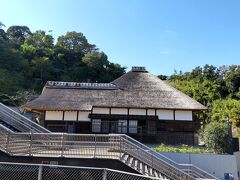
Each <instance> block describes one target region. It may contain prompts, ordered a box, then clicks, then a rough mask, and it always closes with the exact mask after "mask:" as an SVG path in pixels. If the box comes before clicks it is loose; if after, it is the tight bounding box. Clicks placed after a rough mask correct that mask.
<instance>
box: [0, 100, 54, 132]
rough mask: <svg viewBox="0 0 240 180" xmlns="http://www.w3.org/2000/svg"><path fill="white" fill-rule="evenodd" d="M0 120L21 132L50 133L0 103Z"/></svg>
mask: <svg viewBox="0 0 240 180" xmlns="http://www.w3.org/2000/svg"><path fill="white" fill-rule="evenodd" d="M0 119H1V120H2V121H4V122H5V123H7V124H9V125H11V126H12V127H14V128H15V129H17V130H19V131H21V132H37V133H50V131H49V130H47V129H46V128H44V127H42V126H40V125H39V124H37V123H35V122H33V121H31V120H30V119H28V118H26V117H24V116H23V115H21V114H19V113H17V112H15V111H13V110H12V109H10V108H9V107H7V106H5V105H3V104H2V103H0Z"/></svg>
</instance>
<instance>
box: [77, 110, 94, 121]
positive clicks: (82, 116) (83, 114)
mask: <svg viewBox="0 0 240 180" xmlns="http://www.w3.org/2000/svg"><path fill="white" fill-rule="evenodd" d="M89 113H91V112H90V111H79V113H78V121H85V122H86V121H87V122H89V121H91V119H89V118H88V115H89Z"/></svg>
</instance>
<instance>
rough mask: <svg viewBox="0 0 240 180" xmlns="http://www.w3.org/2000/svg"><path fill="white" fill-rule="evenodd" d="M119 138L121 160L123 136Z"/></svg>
mask: <svg viewBox="0 0 240 180" xmlns="http://www.w3.org/2000/svg"><path fill="white" fill-rule="evenodd" d="M118 137H119V159H121V154H122V136H118Z"/></svg>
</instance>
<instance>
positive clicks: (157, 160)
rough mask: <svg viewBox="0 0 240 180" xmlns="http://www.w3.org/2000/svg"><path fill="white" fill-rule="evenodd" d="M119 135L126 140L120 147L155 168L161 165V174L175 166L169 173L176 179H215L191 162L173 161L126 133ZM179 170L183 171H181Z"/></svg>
mask: <svg viewBox="0 0 240 180" xmlns="http://www.w3.org/2000/svg"><path fill="white" fill-rule="evenodd" d="M121 136H122V137H124V138H123V139H124V141H126V143H124V144H125V146H123V147H122V148H123V149H125V151H127V152H128V153H129V154H133V155H134V156H137V157H138V158H139V159H142V161H144V162H145V163H146V164H148V165H149V166H151V167H152V168H155V169H157V168H158V167H159V166H161V169H159V171H160V172H161V171H163V174H169V172H166V171H168V170H169V168H172V167H175V168H177V170H174V171H170V173H171V175H172V176H173V177H176V179H191V178H193V177H198V178H205V179H217V178H216V177H215V176H213V175H211V174H209V173H208V172H206V171H204V170H202V169H200V168H198V167H196V166H194V165H192V164H178V163H176V162H175V161H173V160H171V159H169V158H168V157H166V156H164V155H162V154H159V153H157V152H156V151H153V150H152V149H151V148H149V147H148V146H146V145H144V144H142V143H140V142H139V141H137V140H135V139H133V138H131V137H129V136H127V135H121ZM124 141H123V142H124ZM166 169H167V170H166ZM165 170H166V171H165ZM181 172H184V173H181ZM186 174H187V175H191V177H190V178H189V177H187V176H186ZM177 177H179V178H177ZM193 179H195V178H193Z"/></svg>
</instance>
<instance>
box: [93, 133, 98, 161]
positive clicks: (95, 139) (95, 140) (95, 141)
mask: <svg viewBox="0 0 240 180" xmlns="http://www.w3.org/2000/svg"><path fill="white" fill-rule="evenodd" d="M96 143H97V137H96V134H95V136H94V145H95V146H94V154H93V157H94V158H95V156H96V150H97V145H96Z"/></svg>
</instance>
